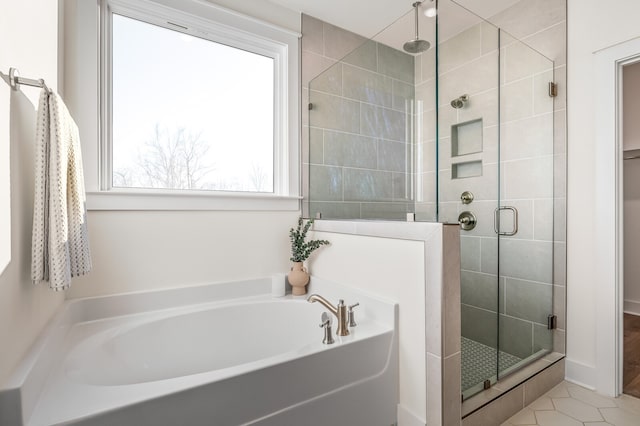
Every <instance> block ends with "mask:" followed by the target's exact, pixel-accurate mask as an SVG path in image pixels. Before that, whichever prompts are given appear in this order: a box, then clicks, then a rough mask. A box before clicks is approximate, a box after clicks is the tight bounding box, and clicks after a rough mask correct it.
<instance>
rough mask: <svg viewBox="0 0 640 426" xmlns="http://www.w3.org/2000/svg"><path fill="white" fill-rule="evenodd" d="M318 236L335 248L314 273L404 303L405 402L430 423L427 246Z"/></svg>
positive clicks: (402, 395)
mask: <svg viewBox="0 0 640 426" xmlns="http://www.w3.org/2000/svg"><path fill="white" fill-rule="evenodd" d="M319 225H324V224H320V223H319ZM313 238H321V239H327V240H329V241H330V242H331V245H330V246H327V247H324V248H322V253H319V254H318V255H317V256H315V257H314V258H312V260H313V263H312V265H311V267H310V272H311V274H312V275H314V276H318V277H320V278H323V279H326V280H329V281H333V282H336V283H341V284H344V285H348V286H353V287H355V288H359V289H361V290H364V291H367V292H371V293H372V294H375V295H378V296H382V297H386V298H388V299H389V300H393V301H394V302H396V303H398V304H399V306H400V309H399V316H400V318H399V327H400V330H399V346H400V347H399V359H400V396H399V397H400V404H401V406H402V407H403V409H405V410H408V411H409V412H411V413H412V414H413V415H414V416H417V418H420V420H421V421H422V422H423V423H425V422H426V414H425V413H426V402H427V399H426V370H425V365H426V361H425V357H426V343H425V332H426V331H425V268H426V265H425V244H424V242H422V241H415V240H402V239H393V238H380V237H373V236H364V235H347V234H340V233H335V232H315V233H314V237H313ZM347 302H348V303H354V302H353V301H347Z"/></svg>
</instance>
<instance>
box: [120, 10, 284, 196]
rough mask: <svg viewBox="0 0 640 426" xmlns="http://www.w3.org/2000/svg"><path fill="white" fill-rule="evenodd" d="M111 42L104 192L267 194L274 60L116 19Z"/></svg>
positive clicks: (269, 187) (270, 172)
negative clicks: (108, 173) (108, 164)
mask: <svg viewBox="0 0 640 426" xmlns="http://www.w3.org/2000/svg"><path fill="white" fill-rule="evenodd" d="M112 37H113V38H112V72H111V90H112V99H113V101H112V111H113V112H112V123H113V125H112V138H111V147H112V161H113V163H112V179H111V186H112V187H124V188H160V189H188V190H221V191H243V192H267V193H270V192H271V193H272V192H273V152H274V150H273V144H274V132H273V128H274V126H273V122H274V111H273V105H274V102H273V99H274V83H273V80H274V59H273V58H271V57H268V56H262V55H259V54H255V53H252V52H249V51H246V50H242V49H237V48H235V47H231V46H227V45H224V44H220V43H216V42H214V41H211V40H207V39H203V38H199V37H194V36H192V35H189V34H185V33H182V32H179V31H175V30H170V29H167V28H163V27H159V26H156V25H152V24H148V23H145V22H141V21H138V20H135V19H131V18H127V17H124V16H120V15H117V14H114V15H113V19H112Z"/></svg>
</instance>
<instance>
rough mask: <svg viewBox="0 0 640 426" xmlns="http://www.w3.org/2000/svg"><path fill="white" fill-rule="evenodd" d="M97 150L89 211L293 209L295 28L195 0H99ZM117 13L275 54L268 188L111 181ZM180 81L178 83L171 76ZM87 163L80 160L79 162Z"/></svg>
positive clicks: (296, 182) (296, 194) (296, 190)
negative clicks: (148, 185) (156, 185)
mask: <svg viewBox="0 0 640 426" xmlns="http://www.w3.org/2000/svg"><path fill="white" fill-rule="evenodd" d="M99 8H100V11H99V18H100V19H99V26H98V27H99V38H98V40H99V52H98V74H99V81H98V101H99V105H98V113H99V120H98V122H99V131H98V145H99V146H98V151H97V153H96V154H97V161H96V163H97V164H96V167H97V170H96V173H92V174H90V176H89V178H88V179H87V182H86V183H87V208H88V209H90V210H289V211H290V210H299V209H300V202H301V196H300V192H301V191H300V187H301V185H300V149H299V145H300V143H299V140H300V125H299V122H300V119H299V116H300V113H299V111H300V108H299V105H300V100H299V99H300V95H299V37H300V34H299V33H295V32H293V31H289V30H286V29H283V28H280V27H277V26H275V25H272V24H269V23H265V22H262V21H260V20H258V19H255V18H251V17H248V16H245V15H242V14H240V13H237V12H235V11H231V10H228V9H224V8H222V7H219V6H217V5H214V4H212V3H208V2H204V1H199V0H154V1H150V0H100V6H99ZM113 14H118V15H122V16H125V17H128V18H132V19H136V20H139V21H142V22H145V23H149V24H152V25H157V26H160V27H163V28H167V29H170V30H175V31H179V32H182V33H185V34H188V35H191V36H195V37H199V38H202V39H206V40H211V41H213V42H216V43H222V44H225V45H228V46H231V47H234V48H238V49H242V50H246V51H249V52H252V53H256V54H260V55H263V56H267V57H270V58H272V59H273V60H274V111H273V112H274V126H273V131H274V134H273V143H274V145H273V155H274V157H273V192H269V193H266V192H263V193H259V192H244V191H243V192H235V191H215V190H181V189H154V188H120V187H113V186H112V172H113V169H112V166H113V161H112V160H113V159H112V152H113V151H112V146H113V140H112V136H113V135H112V124H113V121H112V118H113V117H112V100H113V99H112V90H111V81H112V80H111V77H112V28H113V27H112V16H113ZM176 84H179V82H176ZM86 163H87V162H86V161H85V164H86Z"/></svg>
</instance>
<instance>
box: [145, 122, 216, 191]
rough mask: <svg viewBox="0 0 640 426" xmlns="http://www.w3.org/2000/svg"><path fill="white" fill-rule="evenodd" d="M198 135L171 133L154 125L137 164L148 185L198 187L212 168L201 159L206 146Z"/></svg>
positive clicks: (178, 130)
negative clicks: (153, 129) (152, 133)
mask: <svg viewBox="0 0 640 426" xmlns="http://www.w3.org/2000/svg"><path fill="white" fill-rule="evenodd" d="M200 136H201V134H200V133H198V134H193V133H191V132H187V131H186V130H185V129H184V128H179V129H177V130H176V131H175V132H174V133H173V134H172V133H170V132H169V131H168V130H166V129H161V128H160V125H158V124H156V127H155V132H154V135H153V137H152V138H151V139H149V140H148V141H147V142H146V143H145V144H144V147H143V148H142V150H141V151H139V152H138V160H137V163H138V165H139V166H140V168H141V170H142V172H143V173H142V177H141V179H143V180H144V181H145V182H144V184H145V186H146V187H149V188H169V189H200V188H201V184H200V181H201V180H202V178H204V177H205V176H206V175H207V174H208V173H209V172H211V171H212V170H213V167H212V166H211V165H210V164H207V163H205V162H203V158H204V156H205V155H206V153H207V152H208V151H209V145H208V144H207V142H206V141H204V140H202V139H201V138H200Z"/></svg>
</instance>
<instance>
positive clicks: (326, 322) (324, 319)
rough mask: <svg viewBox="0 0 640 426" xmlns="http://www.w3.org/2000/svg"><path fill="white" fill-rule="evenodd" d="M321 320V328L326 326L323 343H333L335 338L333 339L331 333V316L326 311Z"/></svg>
mask: <svg viewBox="0 0 640 426" xmlns="http://www.w3.org/2000/svg"><path fill="white" fill-rule="evenodd" d="M320 321H322V324H320V328H324V338H323V339H322V343H324V344H325V345H332V344H333V343H334V342H335V340H333V335H332V333H331V317H330V316H329V315H328V314H327V313H326V312H323V313H322V317H321V318H320Z"/></svg>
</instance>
